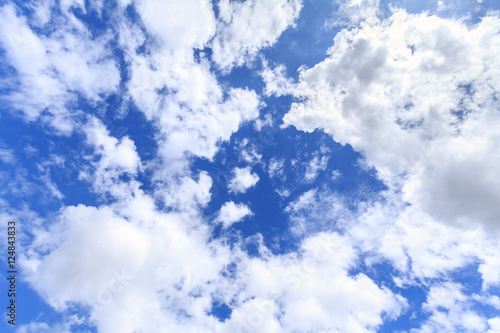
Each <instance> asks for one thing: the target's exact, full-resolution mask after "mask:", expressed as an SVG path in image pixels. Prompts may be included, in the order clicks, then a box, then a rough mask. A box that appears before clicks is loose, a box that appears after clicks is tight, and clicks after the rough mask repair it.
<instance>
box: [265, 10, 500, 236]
mask: <svg viewBox="0 0 500 333" xmlns="http://www.w3.org/2000/svg"><path fill="white" fill-rule="evenodd" d="M499 22H500V20H499V19H498V18H497V17H495V16H489V17H485V18H483V20H482V21H481V22H480V23H478V24H477V25H475V26H472V27H468V26H466V25H464V24H462V23H460V22H455V21H451V20H446V19H441V18H438V17H435V16H428V15H427V14H418V15H410V14H407V13H406V12H404V11H403V10H396V11H395V13H394V14H393V15H392V16H391V17H390V18H389V19H386V20H381V21H379V20H378V19H377V20H375V21H374V22H371V23H370V24H366V25H362V26H361V27H356V28H352V29H350V30H347V29H344V30H342V31H341V32H339V33H338V34H337V36H336V37H335V44H334V46H332V47H331V48H330V49H329V51H328V54H329V56H328V58H326V59H325V60H324V61H322V62H320V63H318V64H317V65H316V66H314V67H313V68H311V69H307V70H304V71H302V72H301V74H300V79H299V82H298V83H297V84H296V85H295V86H294V88H292V89H291V90H290V93H291V94H293V95H295V96H296V97H298V98H300V99H301V101H299V102H296V103H293V104H292V107H291V109H290V111H289V113H288V114H286V115H285V117H284V122H285V124H286V125H293V126H295V127H297V128H298V129H301V130H304V131H307V132H310V131H313V130H315V129H316V128H320V129H323V130H324V131H325V132H327V133H329V134H330V135H332V137H333V138H334V139H335V140H336V141H338V142H341V143H343V144H347V143H348V144H350V145H352V146H353V147H354V148H355V149H356V150H358V151H360V152H362V153H363V154H364V156H365V158H366V161H367V162H368V164H369V165H372V166H374V167H375V168H376V170H377V171H378V175H379V177H380V178H381V179H383V180H384V181H385V182H386V184H389V185H393V186H396V187H400V188H401V189H402V191H403V195H404V197H405V200H407V201H408V202H410V203H412V204H414V205H417V206H418V207H420V208H421V209H423V210H425V211H426V212H428V213H429V214H431V215H432V216H433V217H434V218H436V219H437V220H439V221H442V222H445V223H450V224H454V225H461V226H471V225H477V224H478V223H479V224H481V225H482V226H484V227H485V228H487V229H495V230H498V224H497V223H496V216H498V215H499V213H500V212H499V211H498V205H497V204H496V202H498V200H499V199H500V192H499V191H498V189H499V188H500V186H499V184H497V182H498V181H499V180H498V177H495V176H494V174H495V172H496V165H497V164H498V163H499V161H500V155H499V154H498V151H500V150H499V149H498V147H497V143H498V142H499V140H498V138H497V133H496V132H495V131H493V130H492V129H493V128H494V127H495V126H492V124H497V123H498V122H499V117H498V114H497V112H495V110H496V109H497V108H498V105H497V104H498V101H497V99H496V98H495V97H494V96H495V94H497V93H498V92H497V90H496V88H495V87H496V86H497V85H496V84H495V83H494V82H497V81H498V80H499V77H500V76H499V75H498V74H499V73H498V71H497V70H496V68H498V67H499V66H498V59H497V58H496V57H493V56H492V54H493V53H494V52H492V50H495V49H496V48H497V47H498V46H497V45H500V44H499V43H497V42H495V41H497V40H498V38H499V37H498V34H497V33H496V31H497V30H498V27H499V26H500V23H499ZM269 87H270V88H269V89H271V90H273V89H274V90H276V89H275V88H273V86H272V85H269Z"/></svg>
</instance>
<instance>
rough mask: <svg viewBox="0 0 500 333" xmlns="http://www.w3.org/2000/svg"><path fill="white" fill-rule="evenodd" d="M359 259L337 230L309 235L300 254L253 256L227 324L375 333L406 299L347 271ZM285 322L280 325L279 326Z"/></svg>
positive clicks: (255, 328) (263, 329)
mask: <svg viewBox="0 0 500 333" xmlns="http://www.w3.org/2000/svg"><path fill="white" fill-rule="evenodd" d="M356 258H357V255H356V252H355V251H354V250H353V248H352V245H351V244H350V243H349V242H348V241H347V240H346V239H344V238H342V237H341V236H339V235H338V234H335V233H320V234H317V235H316V236H313V237H310V238H307V239H305V240H304V242H303V243H302V246H301V249H300V251H299V253H298V254H288V255H283V256H264V258H252V259H250V260H248V261H247V262H246V263H245V269H244V270H243V272H242V275H243V276H245V281H246V288H245V290H244V291H242V293H241V294H240V295H239V296H238V304H240V302H241V303H242V305H241V306H239V307H238V309H237V310H235V311H234V312H233V313H234V316H232V317H231V319H230V320H229V322H228V328H230V330H231V331H233V332H234V331H237V330H238V329H240V330H243V331H244V330H245V329H246V330H247V331H248V332H308V331H311V330H312V331H316V332H319V331H340V332H371V331H374V330H375V329H376V328H377V327H378V326H379V325H380V324H381V323H382V317H384V318H394V317H395V316H397V315H398V314H399V313H400V312H401V310H402V309H404V307H405V304H406V303H405V300H404V299H403V298H402V297H400V296H397V295H394V294H393V293H392V292H390V291H389V290H387V289H385V288H379V287H378V286H377V285H376V284H375V283H374V282H373V281H372V280H370V279H369V278H368V277H367V276H365V275H363V274H358V275H355V276H351V275H349V274H348V269H349V268H351V267H352V266H354V265H355V260H356ZM280 324H281V325H280Z"/></svg>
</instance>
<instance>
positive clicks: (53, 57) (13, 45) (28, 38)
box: [0, 5, 120, 133]
mask: <svg viewBox="0 0 500 333" xmlns="http://www.w3.org/2000/svg"><path fill="white" fill-rule="evenodd" d="M60 19H61V20H62V21H63V22H60V23H59V24H58V29H53V30H52V32H51V33H50V34H49V36H39V35H37V34H36V33H35V32H33V30H31V28H30V27H29V25H28V23H27V20H26V17H24V16H18V15H17V13H16V9H15V7H14V6H12V5H6V6H4V7H1V8H0V21H1V22H2V23H1V24H0V45H1V46H2V48H3V49H4V50H5V52H6V58H7V59H8V61H9V63H10V64H11V66H13V67H14V68H15V70H16V75H13V77H11V78H9V80H15V81H16V83H17V85H18V89H17V91H16V92H15V93H13V94H10V95H8V96H2V99H3V100H4V101H5V102H6V103H8V104H9V105H10V106H11V107H12V108H13V109H14V110H19V111H22V114H23V116H24V117H25V119H27V120H30V121H34V120H37V119H39V118H42V120H44V121H45V122H46V123H49V124H50V125H51V126H53V127H54V128H55V129H57V130H58V131H60V132H63V133H68V132H71V131H72V130H73V128H74V126H75V125H76V124H75V120H74V119H71V116H70V113H69V112H68V110H67V109H66V106H67V105H68V104H71V103H75V102H76V99H77V94H76V92H79V93H81V94H83V95H84V96H85V97H86V98H88V99H90V100H91V101H93V102H94V103H95V102H97V101H101V99H102V97H103V96H105V95H107V94H110V93H112V92H113V91H114V90H115V89H116V88H117V87H118V83H119V80H120V73H119V71H118V68H117V65H116V63H115V61H114V60H113V59H112V58H111V52H110V50H109V49H108V48H107V44H108V43H109V40H110V38H111V36H108V35H103V36H100V37H98V38H92V37H91V35H90V33H89V32H88V31H87V29H86V28H85V27H84V26H83V25H81V23H80V24H79V22H78V20H76V19H75V18H74V16H72V14H71V15H70V16H67V17H61V18H60ZM44 112H46V113H48V114H45V115H44Z"/></svg>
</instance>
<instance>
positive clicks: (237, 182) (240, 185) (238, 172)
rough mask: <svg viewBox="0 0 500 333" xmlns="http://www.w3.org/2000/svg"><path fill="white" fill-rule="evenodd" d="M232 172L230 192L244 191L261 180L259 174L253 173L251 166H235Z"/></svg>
mask: <svg viewBox="0 0 500 333" xmlns="http://www.w3.org/2000/svg"><path fill="white" fill-rule="evenodd" d="M232 174H233V177H232V178H231V180H230V182H229V185H228V188H229V191H230V192H234V193H244V192H246V191H247V190H248V189H249V188H251V187H254V186H255V184H257V182H258V181H259V176H258V175H257V174H255V173H252V172H251V169H250V167H246V168H234V169H233V172H232Z"/></svg>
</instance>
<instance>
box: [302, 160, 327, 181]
mask: <svg viewBox="0 0 500 333" xmlns="http://www.w3.org/2000/svg"><path fill="white" fill-rule="evenodd" d="M329 159H330V157H328V156H322V157H321V158H320V157H319V156H315V157H314V158H313V159H312V160H310V161H309V163H308V164H307V167H306V173H305V175H304V180H305V181H306V182H312V181H314V180H315V179H316V177H318V175H319V173H320V171H324V170H325V169H326V166H327V164H328V160H329Z"/></svg>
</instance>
